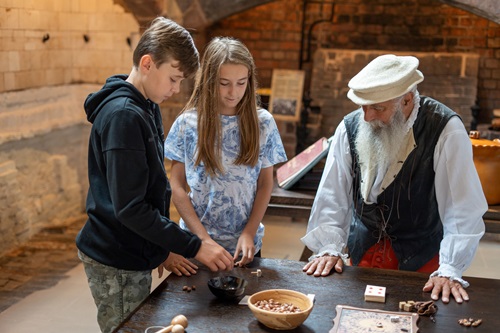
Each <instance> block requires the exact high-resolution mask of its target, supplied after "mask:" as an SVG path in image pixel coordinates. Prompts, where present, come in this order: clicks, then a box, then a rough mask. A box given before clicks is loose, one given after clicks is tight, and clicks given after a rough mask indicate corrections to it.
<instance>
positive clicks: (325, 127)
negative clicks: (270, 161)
mask: <svg viewBox="0 0 500 333" xmlns="http://www.w3.org/2000/svg"><path fill="white" fill-rule="evenodd" d="M385 53H386V52H383V51H365V50H338V49H320V50H318V51H316V53H315V56H314V68H313V72H312V80H311V92H312V94H311V97H312V98H313V100H315V101H316V103H317V104H318V105H320V106H321V111H322V112H321V113H322V115H323V121H322V123H321V133H320V135H321V136H326V137H329V136H331V135H333V133H334V131H335V128H336V127H337V125H338V124H339V123H340V122H341V121H342V118H343V117H344V116H345V115H346V114H347V113H349V112H351V111H352V110H354V109H355V108H357V106H356V105H355V104H354V103H352V101H351V100H349V99H348V98H347V96H346V95H347V91H348V87H347V83H348V82H349V80H350V79H351V78H352V77H353V76H354V75H356V73H358V72H359V71H360V70H361V69H362V68H363V67H364V66H366V64H367V63H369V62H370V61H371V60H373V59H374V58H376V57H377V56H379V55H382V54H385ZM394 53H396V54H398V53H397V52H394ZM404 54H408V53H406V52H405V53H404ZM411 55H413V56H415V57H417V58H418V59H419V60H420V65H419V69H420V70H421V71H422V73H423V74H424V77H425V79H424V81H423V82H422V83H420V84H419V86H418V90H419V93H420V94H421V95H427V96H431V97H432V96H439V97H440V98H439V100H440V101H441V102H443V103H444V104H446V105H447V106H449V107H450V108H452V109H453V110H454V111H456V112H457V113H458V114H460V115H461V117H462V120H463V121H464V124H465V125H466V126H469V125H470V122H471V118H472V116H471V113H470V105H473V103H474V98H475V96H476V89H477V72H478V59H479V57H478V56H477V55H473V54H464V53H453V54H451V53H437V52H432V53H429V52H426V53H424V52H412V53H411Z"/></svg>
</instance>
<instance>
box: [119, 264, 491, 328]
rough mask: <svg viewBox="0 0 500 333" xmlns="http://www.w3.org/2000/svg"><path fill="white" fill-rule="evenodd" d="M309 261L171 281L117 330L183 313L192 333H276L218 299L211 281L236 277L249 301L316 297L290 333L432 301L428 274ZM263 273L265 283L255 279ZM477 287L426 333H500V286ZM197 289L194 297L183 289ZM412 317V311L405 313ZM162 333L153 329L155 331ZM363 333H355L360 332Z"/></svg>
mask: <svg viewBox="0 0 500 333" xmlns="http://www.w3.org/2000/svg"><path fill="white" fill-rule="evenodd" d="M303 265H304V262H300V261H292V260H278V259H259V258H256V259H255V261H254V262H253V263H252V266H251V267H248V268H234V270H233V271H232V272H231V273H228V272H225V273H212V272H210V271H209V270H208V269H207V268H205V267H201V266H200V269H199V271H198V273H197V274H196V275H194V276H192V277H178V276H174V275H170V276H169V277H168V278H167V279H165V280H164V281H163V282H162V283H161V284H160V285H159V286H158V287H157V288H156V289H155V290H154V291H153V292H152V293H151V295H150V296H149V297H148V298H147V299H146V300H145V301H144V302H143V303H142V304H141V305H140V306H139V307H138V308H137V309H136V311H135V312H134V313H132V314H131V315H130V316H129V317H128V318H127V319H126V320H125V321H124V322H123V323H122V324H121V325H120V326H119V327H118V329H117V332H127V333H129V332H141V333H143V332H144V331H145V330H146V328H148V327H149V326H157V325H159V326H167V325H168V324H169V323H170V320H171V319H172V318H173V317H174V316H176V315H178V314H183V315H185V316H186V317H187V318H188V321H189V326H188V328H187V332H189V333H195V332H196V333H198V332H204V333H212V332H214V333H215V332H217V333H224V332H227V333H238V332H276V331H274V330H271V329H269V328H266V327H265V326H263V325H262V324H260V323H259V322H258V321H257V320H256V319H255V317H254V316H253V314H252V312H251V311H250V309H249V308H248V306H246V305H238V304H237V301H236V302H227V301H221V300H219V299H217V298H215V296H213V295H212V293H211V292H210V290H209V289H208V286H207V281H208V280H209V279H210V278H211V277H214V276H217V275H219V274H220V275H225V274H231V275H235V276H240V277H243V278H245V279H247V281H248V286H247V288H246V292H245V294H247V295H251V294H252V293H255V292H257V291H261V290H265V289H272V288H283V289H293V290H297V291H300V292H303V293H305V294H314V295H315V305H314V308H313V310H312V312H311V314H310V316H309V318H308V319H307V320H306V321H305V322H304V323H303V324H302V325H301V326H299V327H297V328H296V329H294V330H292V331H289V332H302V333H306V332H307V333H311V332H321V333H327V332H328V331H329V330H330V329H332V328H333V318H335V315H336V311H335V307H336V306H337V305H348V306H354V307H360V308H367V309H379V310H385V311H399V302H400V301H408V300H414V301H423V300H430V294H429V293H424V292H422V287H423V286H424V283H425V282H426V281H427V278H428V275H426V274H420V273H415V272H403V271H394V270H381V269H370V268H360V267H350V266H349V267H346V268H345V270H344V272H343V273H342V274H336V273H335V274H332V275H330V276H327V277H321V278H314V277H311V276H308V275H306V274H305V273H303V272H302V266H303ZM257 268H260V269H261V270H262V276H261V277H260V278H259V277H256V276H255V275H254V274H251V272H252V271H255V270H256V269H257ZM466 279H467V280H468V281H469V282H470V283H471V286H470V287H469V288H468V289H467V290H468V292H469V296H470V298H471V300H470V301H469V302H466V303H463V304H457V303H455V301H451V302H450V303H449V304H443V303H442V302H441V301H438V302H436V304H437V306H438V311H437V313H436V315H435V321H436V322H435V323H434V322H432V321H431V320H430V318H429V317H425V316H423V317H420V318H419V321H418V327H419V331H418V332H419V333H420V332H422V333H432V332H469V331H470V332H472V331H474V332H477V333H479V332H498V331H499V328H500V316H499V315H498V300H499V299H500V280H492V279H481V278H472V277H470V278H467V277H466ZM367 284H371V285H377V286H385V287H387V296H386V302H385V303H373V302H365V301H364V291H365V288H366V285H367ZM185 285H187V286H192V285H195V286H196V290H194V291H191V292H186V291H183V290H182V288H183V286H185ZM404 313H408V312H404ZM469 317H472V318H482V319H483V323H482V324H481V326H479V327H477V328H464V327H462V326H460V325H458V323H457V321H458V319H460V318H469ZM155 331H157V330H149V332H155ZM353 333H355V332H353Z"/></svg>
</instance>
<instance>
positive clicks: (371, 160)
mask: <svg viewBox="0 0 500 333" xmlns="http://www.w3.org/2000/svg"><path fill="white" fill-rule="evenodd" d="M405 123H406V119H405V116H404V114H403V108H402V106H399V107H398V109H397V110H396V112H395V113H394V115H393V117H392V119H391V120H390V123H389V124H384V123H382V122H381V121H379V120H375V121H371V122H366V121H364V120H363V119H360V122H359V126H358V133H357V135H356V140H355V143H356V149H357V151H358V157H359V163H360V164H361V167H362V170H363V169H364V172H363V174H371V175H372V176H373V177H368V178H369V181H370V182H371V184H364V185H365V186H367V188H366V187H365V188H366V189H368V190H369V189H371V187H372V185H373V181H374V179H375V178H376V177H382V178H383V177H384V176H385V174H386V172H387V170H388V168H389V166H390V165H391V164H393V163H395V162H396V158H397V155H398V152H399V149H400V148H401V145H402V144H403V142H404V137H405V135H406V133H407V129H406V128H405ZM380 172H382V174H378V173H380ZM377 174H378V176H377ZM365 199H367V198H366V197H365Z"/></svg>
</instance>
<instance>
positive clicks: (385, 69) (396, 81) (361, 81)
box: [347, 54, 424, 105]
mask: <svg viewBox="0 0 500 333" xmlns="http://www.w3.org/2000/svg"><path fill="white" fill-rule="evenodd" d="M418 63H419V61H418V59H417V58H415V57H412V56H395V55H394V54H386V55H382V56H380V57H377V58H375V59H374V60H372V61H371V62H370V63H369V64H368V65H366V67H365V68H363V69H362V70H361V71H360V72H359V73H358V74H356V75H355V76H354V77H353V78H352V79H351V81H349V84H348V86H349V88H350V89H349V92H348V93H347V97H349V99H350V100H351V101H353V102H354V103H356V104H357V105H371V104H376V103H382V102H386V101H389V100H391V99H394V98H396V97H399V96H402V95H404V94H406V93H407V92H409V91H410V90H411V89H412V88H413V87H414V86H415V85H416V84H418V83H420V82H422V81H423V80H424V75H423V74H422V72H420V71H419V70H418V69H417V67H418Z"/></svg>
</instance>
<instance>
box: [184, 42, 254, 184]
mask: <svg viewBox="0 0 500 333" xmlns="http://www.w3.org/2000/svg"><path fill="white" fill-rule="evenodd" d="M224 64H235V65H244V66H245V67H247V68H248V84H247V88H246V91H245V94H244V96H243V98H242V99H241V101H240V102H239V103H238V105H237V107H236V108H237V109H236V115H238V116H239V117H238V122H239V129H240V152H239V155H238V157H237V158H236V160H235V162H234V163H235V164H236V165H251V166H255V165H256V164H257V161H258V158H259V147H260V145H259V134H260V133H259V120H258V117H257V108H258V107H259V98H258V96H257V80H256V68H255V63H254V60H253V57H252V55H251V53H250V51H249V50H248V49H247V47H246V46H245V45H244V44H243V43H242V42H240V41H239V40H237V39H234V38H230V37H216V38H214V39H212V40H211V41H210V43H209V44H208V45H207V47H206V49H205V52H204V55H203V59H202V62H201V68H200V70H199V71H198V74H197V76H196V83H195V87H194V91H193V94H192V95H191V98H190V99H189V101H188V103H187V105H186V107H185V108H184V111H186V110H190V109H193V108H196V111H197V113H198V145H197V147H198V153H197V156H196V161H195V165H199V164H200V163H201V162H203V164H204V166H205V169H206V170H207V172H208V173H209V175H210V176H214V175H215V174H216V173H224V168H223V167H222V129H221V127H222V126H221V121H220V114H219V85H220V83H219V81H220V68H221V66H222V65H224Z"/></svg>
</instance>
